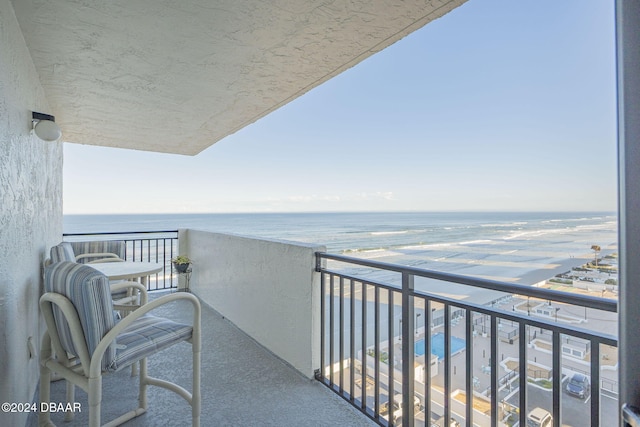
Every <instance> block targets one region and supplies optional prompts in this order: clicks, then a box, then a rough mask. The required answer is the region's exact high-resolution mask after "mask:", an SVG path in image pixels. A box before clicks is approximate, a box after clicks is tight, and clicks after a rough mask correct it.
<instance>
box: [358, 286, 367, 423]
mask: <svg viewBox="0 0 640 427" xmlns="http://www.w3.org/2000/svg"><path fill="white" fill-rule="evenodd" d="M360 285H361V287H362V310H361V311H362V350H360V353H361V354H362V362H361V364H360V367H361V370H362V387H361V390H362V402H360V403H361V409H362V410H363V411H364V412H365V413H366V410H367V329H368V328H367V285H366V283H365V282H360Z"/></svg>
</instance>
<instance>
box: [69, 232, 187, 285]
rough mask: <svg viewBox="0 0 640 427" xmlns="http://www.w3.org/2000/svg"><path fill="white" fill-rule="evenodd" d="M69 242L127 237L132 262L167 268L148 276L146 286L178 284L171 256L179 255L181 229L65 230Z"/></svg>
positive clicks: (128, 251)
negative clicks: (153, 263)
mask: <svg viewBox="0 0 640 427" xmlns="http://www.w3.org/2000/svg"><path fill="white" fill-rule="evenodd" d="M63 238H64V240H66V241H70V242H71V241H89V240H124V242H125V244H126V249H125V258H126V260H127V261H133V262H136V261H137V262H142V261H146V262H156V263H159V264H162V265H163V266H164V268H163V269H162V271H161V272H159V273H156V274H154V275H152V276H151V277H149V280H148V282H147V289H148V290H150V291H155V290H161V289H171V288H177V287H178V275H177V273H176V272H175V271H174V269H173V264H172V263H171V259H172V258H173V257H175V256H176V255H178V230H162V231H132V232H99V233H65V234H63Z"/></svg>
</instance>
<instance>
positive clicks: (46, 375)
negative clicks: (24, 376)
mask: <svg viewBox="0 0 640 427" xmlns="http://www.w3.org/2000/svg"><path fill="white" fill-rule="evenodd" d="M50 401H51V371H49V369H48V368H47V367H45V366H44V365H40V402H50ZM38 424H39V425H40V426H49V425H52V424H51V414H50V413H49V411H39V413H38Z"/></svg>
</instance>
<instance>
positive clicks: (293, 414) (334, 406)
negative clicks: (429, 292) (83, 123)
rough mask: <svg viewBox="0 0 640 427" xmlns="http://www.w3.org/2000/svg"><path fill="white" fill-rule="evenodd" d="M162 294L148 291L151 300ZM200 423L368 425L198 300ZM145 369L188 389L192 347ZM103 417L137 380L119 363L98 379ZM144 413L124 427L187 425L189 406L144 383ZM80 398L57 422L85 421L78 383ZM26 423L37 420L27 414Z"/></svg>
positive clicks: (116, 410)
mask: <svg viewBox="0 0 640 427" xmlns="http://www.w3.org/2000/svg"><path fill="white" fill-rule="evenodd" d="M160 295H162V293H155V292H154V293H152V294H150V298H156V297H158V296H160ZM188 307H189V305H188V304H185V305H184V306H182V303H177V304H176V303H174V304H173V306H165V307H161V308H160V309H159V310H157V311H154V312H153V313H154V314H155V315H158V316H163V317H169V318H173V319H175V320H180V321H184V322H189V319H190V316H191V311H190V309H189V308H188ZM202 347H203V352H202V376H201V379H202V412H201V425H202V426H301V425H312V426H374V425H376V424H375V423H374V422H373V421H371V420H370V419H368V418H367V417H366V416H365V415H363V414H362V413H360V412H359V411H357V410H356V409H355V408H353V407H351V406H350V405H349V404H348V403H347V402H345V401H344V400H343V399H341V398H340V397H338V396H337V395H336V394H334V393H333V392H331V391H330V390H329V389H327V388H326V387H325V386H323V385H321V384H320V383H318V382H316V381H315V380H310V379H308V378H305V377H304V376H303V375H302V374H300V373H299V372H298V371H296V370H294V369H293V368H291V367H290V366H288V365H287V364H285V363H284V362H283V361H282V360H280V359H279V358H277V357H275V356H274V355H273V354H272V353H270V352H269V351H268V350H266V349H265V348H263V347H262V346H260V345H259V344H257V343H256V342H255V341H254V340H252V339H251V338H250V337H248V336H247V335H246V334H245V333H244V332H242V331H241V330H239V329H238V328H237V327H235V326H234V325H232V324H231V323H229V322H228V321H227V320H225V319H224V318H223V317H222V316H221V315H220V314H219V313H217V312H216V311H215V310H213V309H212V308H211V307H209V306H208V305H206V304H202ZM148 370H149V374H150V375H152V376H154V377H157V378H161V379H166V380H169V381H172V382H177V383H178V384H180V385H182V386H183V387H185V388H187V390H190V388H191V346H190V345H189V344H187V343H180V344H178V345H177V346H174V347H173V348H169V349H166V350H164V351H162V352H160V353H158V354H157V355H155V356H153V357H151V358H149V359H148ZM103 378H104V379H103V400H102V420H101V421H102V423H103V424H104V423H106V422H108V421H110V420H112V419H114V418H116V417H117V416H119V415H121V414H122V413H124V412H126V411H128V410H131V409H133V408H135V407H136V404H137V395H138V391H137V390H138V389H137V387H138V378H137V377H135V378H132V377H131V370H130V369H124V370H122V371H120V372H117V373H115V374H110V375H105V376H104V377H103ZM147 397H148V409H147V412H146V413H145V414H143V415H141V416H139V417H137V418H135V419H133V420H131V421H129V422H128V423H126V424H124V425H126V426H154V427H155V426H172V427H174V426H186V425H190V424H191V411H190V406H189V405H188V404H187V403H186V402H185V401H184V400H183V399H182V398H181V397H179V396H178V395H176V394H175V393H172V392H170V391H168V390H165V389H162V388H159V387H152V386H149V387H147ZM51 401H52V402H65V382H64V381H56V382H53V383H52V384H51ZM76 401H77V402H80V404H81V409H82V412H81V413H77V414H76V416H75V419H74V420H73V421H72V422H64V421H63V414H60V413H54V414H52V416H51V419H52V421H53V422H54V423H55V424H56V425H58V426H69V427H71V426H85V425H87V420H88V415H89V414H88V409H89V406H88V403H87V395H86V393H85V392H84V391H83V390H80V389H78V388H76ZM27 425H28V426H34V427H35V426H36V425H37V420H36V418H35V417H31V418H30V419H29V421H28V423H27Z"/></svg>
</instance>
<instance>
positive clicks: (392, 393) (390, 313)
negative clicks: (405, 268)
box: [387, 289, 395, 420]
mask: <svg viewBox="0 0 640 427" xmlns="http://www.w3.org/2000/svg"><path fill="white" fill-rule="evenodd" d="M387 292H388V298H387V303H388V304H387V305H388V307H387V308H388V310H387V331H389V332H388V334H387V335H388V336H389V339H388V342H389V345H388V347H389V359H388V363H387V366H388V368H389V369H388V372H389V374H388V375H387V378H388V379H387V381H388V382H389V385H388V390H389V393H388V394H389V399H388V402H389V417H390V418H389V419H390V420H392V419H393V416H392V415H393V401H392V398H395V386H394V384H393V379H394V376H393V371H394V369H393V361H394V357H395V349H394V347H395V343H394V342H393V338H394V336H393V308H394V307H393V291H392V290H391V289H389V290H388V291H387Z"/></svg>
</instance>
